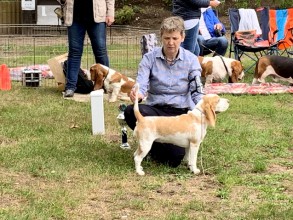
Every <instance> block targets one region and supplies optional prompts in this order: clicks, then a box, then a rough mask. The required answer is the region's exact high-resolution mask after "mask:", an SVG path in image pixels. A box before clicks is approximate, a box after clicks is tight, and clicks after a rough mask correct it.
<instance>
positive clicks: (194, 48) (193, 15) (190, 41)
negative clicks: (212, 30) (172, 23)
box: [173, 0, 220, 56]
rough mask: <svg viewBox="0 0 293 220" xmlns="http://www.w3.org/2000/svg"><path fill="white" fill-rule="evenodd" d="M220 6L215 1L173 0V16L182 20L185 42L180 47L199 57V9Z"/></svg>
mask: <svg viewBox="0 0 293 220" xmlns="http://www.w3.org/2000/svg"><path fill="white" fill-rule="evenodd" d="M219 4H220V2H219V1H217V0H173V15H176V16H180V17H182V18H183V20H184V26H185V30H186V31H185V40H184V42H183V43H182V47H184V48H185V49H187V50H189V51H191V52H192V53H194V54H195V55H197V56H198V55H199V53H200V47H199V45H198V43H197V36H198V28H199V19H200V16H201V11H200V8H206V7H208V6H212V7H217V6H218V5H219Z"/></svg>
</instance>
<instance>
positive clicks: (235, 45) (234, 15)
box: [228, 8, 274, 72]
mask: <svg viewBox="0 0 293 220" xmlns="http://www.w3.org/2000/svg"><path fill="white" fill-rule="evenodd" d="M263 13H265V11H264V12H263ZM228 15H229V21H230V26H231V38H230V52H229V57H231V55H232V52H234V58H235V59H236V60H239V61H241V62H242V60H241V59H242V57H243V56H246V57H248V58H249V59H250V60H252V61H253V64H251V65H250V66H249V67H248V68H246V69H245V72H248V71H249V70H250V69H251V68H253V67H254V66H255V65H256V63H257V61H258V59H259V58H260V57H261V56H264V55H266V54H268V51H269V50H270V49H271V48H272V47H274V45H272V44H270V42H269V41H268V40H267V39H266V37H265V39H264V38H263V35H262V29H261V28H260V24H259V19H258V16H257V13H256V11H255V10H254V9H235V8H230V9H228ZM261 16H263V14H261Z"/></svg>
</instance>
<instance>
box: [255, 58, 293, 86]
mask: <svg viewBox="0 0 293 220" xmlns="http://www.w3.org/2000/svg"><path fill="white" fill-rule="evenodd" d="M292 68H293V58H289V57H282V56H269V55H268V56H263V57H261V58H259V60H258V62H257V64H256V67H255V72H254V79H253V81H252V84H258V83H265V78H266V77H267V76H272V77H273V80H274V81H276V82H277V81H279V80H282V81H287V82H289V83H290V84H291V85H293V71H292Z"/></svg>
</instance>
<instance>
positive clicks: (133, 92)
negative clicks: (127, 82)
mask: <svg viewBox="0 0 293 220" xmlns="http://www.w3.org/2000/svg"><path fill="white" fill-rule="evenodd" d="M129 98H130V100H131V101H132V102H133V103H134V102H135V98H136V91H135V88H133V89H132V90H131V92H130V94H129ZM142 99H143V95H142V94H138V102H140V101H141V100H142Z"/></svg>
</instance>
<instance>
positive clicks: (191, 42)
mask: <svg viewBox="0 0 293 220" xmlns="http://www.w3.org/2000/svg"><path fill="white" fill-rule="evenodd" d="M198 28H199V23H198V24H197V25H195V27H193V28H191V29H189V30H186V31H185V38H184V41H183V42H182V44H181V46H182V47H183V48H185V49H186V50H189V51H190V52H191V53H194V54H195V55H197V56H198V55H199V52H200V48H199V45H198V43H197V36H198Z"/></svg>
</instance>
